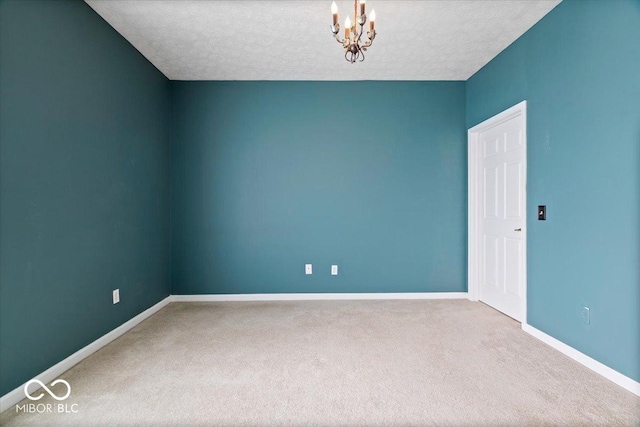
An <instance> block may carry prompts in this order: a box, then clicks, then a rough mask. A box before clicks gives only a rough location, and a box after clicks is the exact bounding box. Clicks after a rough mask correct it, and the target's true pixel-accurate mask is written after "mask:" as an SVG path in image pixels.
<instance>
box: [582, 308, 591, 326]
mask: <svg viewBox="0 0 640 427" xmlns="http://www.w3.org/2000/svg"><path fill="white" fill-rule="evenodd" d="M580 320H582V321H583V322H584V323H586V324H587V325H589V324H590V323H591V313H590V310H589V307H585V306H584V305H583V306H582V309H581V310H580Z"/></svg>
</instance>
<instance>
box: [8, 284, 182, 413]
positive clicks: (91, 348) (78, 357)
mask: <svg viewBox="0 0 640 427" xmlns="http://www.w3.org/2000/svg"><path fill="white" fill-rule="evenodd" d="M170 302H171V296H168V297H166V298H165V299H163V300H162V301H160V302H159V303H157V304H156V305H154V306H152V307H150V308H148V309H147V310H145V311H143V312H142V313H140V314H138V315H137V316H136V317H134V318H132V319H131V320H128V321H127V322H125V323H123V324H122V325H120V326H118V327H117V328H115V329H114V330H113V331H111V332H109V333H107V334H106V335H103V336H102V337H100V338H98V339H97V340H95V341H94V342H92V343H91V344H89V345H87V346H86V347H83V348H81V349H80V350H78V351H76V352H75V353H73V354H72V355H71V356H69V357H67V358H66V359H64V360H63V361H61V362H59V363H56V364H55V365H53V366H52V367H50V368H49V369H47V370H46V371H44V372H43V373H41V374H40V375H37V376H36V377H35V378H37V379H38V380H40V381H42V382H43V383H45V384H48V383H50V382H51V381H53V380H54V379H56V378H58V377H59V376H60V375H62V374H63V373H64V372H66V371H67V370H69V369H71V368H72V367H73V366H74V365H76V364H78V363H79V362H80V361H82V359H84V358H86V357H87V356H90V355H91V354H93V353H95V352H96V351H98V350H100V349H101V348H102V347H104V346H105V345H107V344H109V343H110V342H111V341H113V340H115V339H116V338H118V337H119V336H121V335H123V334H124V333H125V332H127V331H128V330H130V329H132V328H133V327H134V326H136V325H137V324H138V323H140V322H142V321H143V320H145V319H146V318H148V317H150V316H151V315H152V314H154V313H156V312H157V311H159V310H160V309H161V308H163V307H164V306H166V305H167V304H169V303H170ZM25 384H26V383H25ZM25 384H22V385H21V386H20V387H18V388H16V389H14V390H12V391H10V392H9V393H7V394H5V395H4V396H2V397H0V412H4V411H5V410H7V409H9V408H10V407H12V406H13V405H15V404H17V403H18V402H20V401H21V400H22V399H25V398H26V396H25V394H24V386H25ZM38 388H40V387H38V385H37V384H35V383H32V384H31V385H30V386H29V393H30V394H32V393H33V392H35V391H36V390H38Z"/></svg>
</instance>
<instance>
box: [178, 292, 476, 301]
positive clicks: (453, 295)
mask: <svg viewBox="0 0 640 427" xmlns="http://www.w3.org/2000/svg"><path fill="white" fill-rule="evenodd" d="M172 298H173V299H172V301H174V302H214V301H310V300H391V299H404V300H406V299H467V298H468V294H467V293H466V292H398V293H384V292H380V293H349V294H348V293H335V294H329V293H318V294H205V295H172Z"/></svg>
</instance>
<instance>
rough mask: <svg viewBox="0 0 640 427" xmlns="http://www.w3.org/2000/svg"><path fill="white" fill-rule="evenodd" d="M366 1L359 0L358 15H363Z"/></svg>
mask: <svg viewBox="0 0 640 427" xmlns="http://www.w3.org/2000/svg"><path fill="white" fill-rule="evenodd" d="M366 2H367V0H360V15H364V5H365V3H366Z"/></svg>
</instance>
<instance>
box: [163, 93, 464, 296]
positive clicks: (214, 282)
mask: <svg viewBox="0 0 640 427" xmlns="http://www.w3.org/2000/svg"><path fill="white" fill-rule="evenodd" d="M171 88H172V108H173V110H172V123H173V125H172V127H173V131H172V183H171V191H172V201H171V203H172V212H171V230H172V239H171V257H172V258H171V262H172V267H171V275H172V292H173V293H174V294H209V293H278V292H438V291H443V292H444V291H465V290H466V197H467V196H466V131H465V107H464V103H465V85H464V82H171ZM305 263H312V264H313V266H314V274H313V275H312V276H305V275H304V264H305ZM334 263H335V264H338V265H339V275H338V276H333V277H332V276H331V275H330V265H331V264H334Z"/></svg>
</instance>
